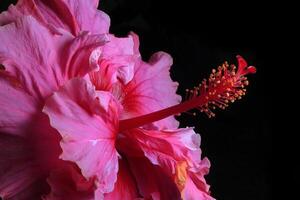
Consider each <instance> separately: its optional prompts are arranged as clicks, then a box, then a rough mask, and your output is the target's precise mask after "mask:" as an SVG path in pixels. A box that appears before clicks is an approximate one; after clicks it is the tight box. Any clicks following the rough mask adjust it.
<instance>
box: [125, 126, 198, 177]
mask: <svg viewBox="0 0 300 200" xmlns="http://www.w3.org/2000/svg"><path fill="white" fill-rule="evenodd" d="M126 136H127V137H128V138H130V139H131V140H136V142H137V146H139V148H140V149H141V150H142V151H143V152H144V154H145V156H146V157H147V158H148V159H149V160H150V161H151V163H153V164H154V165H160V166H161V167H162V168H163V169H164V171H165V172H167V173H168V174H169V175H170V176H171V175H172V174H174V173H175V169H176V165H177V163H178V162H179V161H187V162H189V164H190V165H191V166H194V165H196V164H197V163H198V162H199V161H200V156H201V155H200V149H199V140H200V138H199V135H197V134H196V133H195V132H194V131H193V129H191V128H186V129H178V130H174V131H168V130H163V131H156V130H144V129H132V130H130V131H128V132H127V133H126ZM194 154H197V157H195V160H193V157H191V155H194Z"/></svg>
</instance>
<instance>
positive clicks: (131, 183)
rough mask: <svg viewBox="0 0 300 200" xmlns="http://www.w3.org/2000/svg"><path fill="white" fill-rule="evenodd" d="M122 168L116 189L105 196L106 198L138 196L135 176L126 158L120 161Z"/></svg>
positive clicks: (107, 199)
mask: <svg viewBox="0 0 300 200" xmlns="http://www.w3.org/2000/svg"><path fill="white" fill-rule="evenodd" d="M119 165H120V169H119V172H118V180H117V182H116V184H115V187H114V190H113V191H112V192H111V193H108V194H106V195H105V196H104V199H105V200H115V199H123V200H133V199H136V198H138V192H137V185H136V183H135V180H134V177H133V175H132V173H131V172H130V169H129V167H128V166H127V164H126V162H125V161H124V160H122V159H121V160H120V161H119Z"/></svg>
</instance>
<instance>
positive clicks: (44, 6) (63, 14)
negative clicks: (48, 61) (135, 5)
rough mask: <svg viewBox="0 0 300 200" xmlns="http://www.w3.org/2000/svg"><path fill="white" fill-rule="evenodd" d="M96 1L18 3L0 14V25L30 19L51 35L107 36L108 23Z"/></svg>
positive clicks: (106, 16) (39, 0)
mask: <svg viewBox="0 0 300 200" xmlns="http://www.w3.org/2000/svg"><path fill="white" fill-rule="evenodd" d="M97 7H98V1H93V2H92V3H91V2H90V1H86V0H76V1H73V0H52V1H43V0H19V1H18V3H17V5H16V6H13V5H11V6H10V7H9V9H8V11H5V12H3V13H1V14H0V25H5V24H8V23H11V22H14V21H16V20H17V19H18V18H19V17H23V16H26V15H31V16H33V17H34V18H35V19H36V20H38V21H39V22H40V23H42V24H44V25H45V26H47V27H49V28H50V29H51V30H53V31H57V30H56V29H64V30H66V31H68V32H70V33H72V34H73V35H78V34H79V33H80V32H82V31H89V32H92V33H94V34H99V33H108V31H109V26H110V19H109V17H108V15H106V14H105V13H104V12H102V11H99V10H97Z"/></svg>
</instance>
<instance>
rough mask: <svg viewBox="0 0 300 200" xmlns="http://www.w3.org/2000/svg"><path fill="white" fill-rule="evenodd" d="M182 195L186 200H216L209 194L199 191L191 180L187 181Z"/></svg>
mask: <svg viewBox="0 0 300 200" xmlns="http://www.w3.org/2000/svg"><path fill="white" fill-rule="evenodd" d="M181 194H182V197H183V199H184V200H194V199H197V200H215V199H214V198H213V197H211V196H210V195H209V194H208V193H207V192H205V191H201V190H199V189H198V188H197V187H196V185H195V184H194V182H193V181H192V180H191V179H190V178H188V179H187V181H186V184H185V188H184V189H183V191H182V192H181Z"/></svg>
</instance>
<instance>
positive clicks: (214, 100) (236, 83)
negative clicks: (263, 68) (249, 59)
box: [119, 56, 256, 131]
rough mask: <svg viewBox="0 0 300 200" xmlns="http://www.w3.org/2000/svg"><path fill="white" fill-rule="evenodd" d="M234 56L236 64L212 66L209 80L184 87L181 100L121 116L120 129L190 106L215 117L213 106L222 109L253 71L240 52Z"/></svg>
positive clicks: (242, 89) (242, 92)
mask: <svg viewBox="0 0 300 200" xmlns="http://www.w3.org/2000/svg"><path fill="white" fill-rule="evenodd" d="M237 60H238V68H236V67H235V65H228V63H227V62H225V63H224V64H222V65H221V66H219V67H218V69H217V70H215V69H213V70H212V73H211V74H210V76H209V78H208V80H206V79H204V80H203V81H202V83H201V84H199V86H197V87H194V89H191V90H187V93H188V95H187V100H185V101H184V102H182V103H180V104H177V105H174V106H171V107H168V108H165V109H162V110H159V111H156V112H152V113H149V114H146V115H142V116H139V117H134V118H131V119H125V120H121V121H120V124H119V131H124V130H128V129H132V128H137V127H140V126H143V125H146V124H149V123H152V122H155V121H158V120H161V119H164V118H166V117H169V116H172V115H178V114H180V113H183V112H187V111H189V110H192V109H197V110H199V111H200V112H204V113H206V114H207V116H208V117H209V118H210V117H214V116H215V114H214V113H213V112H212V110H214V109H215V108H216V107H218V108H221V109H225V108H226V107H228V104H229V103H230V102H231V103H233V102H234V101H235V100H237V99H241V97H242V96H243V95H245V93H246V89H245V86H247V85H248V84H249V82H248V80H247V77H245V75H247V74H249V73H255V72H256V69H255V67H253V66H249V67H248V66H247V63H246V61H245V60H244V59H243V58H242V57H241V56H237Z"/></svg>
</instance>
